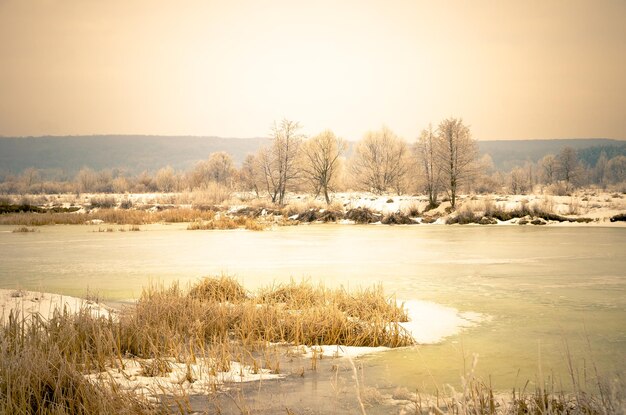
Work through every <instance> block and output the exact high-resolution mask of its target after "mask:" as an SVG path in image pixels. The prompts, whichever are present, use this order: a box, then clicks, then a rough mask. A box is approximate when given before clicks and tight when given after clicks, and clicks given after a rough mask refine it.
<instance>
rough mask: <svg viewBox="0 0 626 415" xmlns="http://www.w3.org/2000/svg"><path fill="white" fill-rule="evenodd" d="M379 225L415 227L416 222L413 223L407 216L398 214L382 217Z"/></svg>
mask: <svg viewBox="0 0 626 415" xmlns="http://www.w3.org/2000/svg"><path fill="white" fill-rule="evenodd" d="M381 223H383V224H385V225H415V224H416V223H417V222H415V221H413V219H411V218H410V217H408V216H407V215H404V214H402V213H400V212H395V213H390V214H388V215H386V216H385V217H383V219H382V220H381Z"/></svg>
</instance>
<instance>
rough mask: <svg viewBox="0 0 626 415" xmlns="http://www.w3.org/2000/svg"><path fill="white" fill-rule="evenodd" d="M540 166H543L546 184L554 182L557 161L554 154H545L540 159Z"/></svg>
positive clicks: (542, 170) (542, 172)
mask: <svg viewBox="0 0 626 415" xmlns="http://www.w3.org/2000/svg"><path fill="white" fill-rule="evenodd" d="M539 166H541V174H542V177H543V181H544V183H546V184H552V182H554V179H555V178H556V171H557V162H556V159H555V158H554V156H553V155H552V154H548V155H545V156H543V158H542V159H541V160H539Z"/></svg>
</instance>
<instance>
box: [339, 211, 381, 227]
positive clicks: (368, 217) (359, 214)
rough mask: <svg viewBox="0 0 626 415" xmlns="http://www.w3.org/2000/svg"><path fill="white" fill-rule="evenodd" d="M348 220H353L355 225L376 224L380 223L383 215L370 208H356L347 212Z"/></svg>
mask: <svg viewBox="0 0 626 415" xmlns="http://www.w3.org/2000/svg"><path fill="white" fill-rule="evenodd" d="M346 219H349V220H353V221H354V222H355V223H374V222H379V221H380V219H381V215H380V214H378V213H374V212H372V211H371V210H369V209H368V208H354V209H350V210H349V211H348V212H346Z"/></svg>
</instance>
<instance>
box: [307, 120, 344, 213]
mask: <svg viewBox="0 0 626 415" xmlns="http://www.w3.org/2000/svg"><path fill="white" fill-rule="evenodd" d="M346 148H347V145H346V142H345V141H344V140H343V139H342V138H339V137H337V136H335V134H334V133H333V132H332V131H330V130H326V131H324V132H322V133H320V134H318V135H316V136H315V137H312V138H310V139H308V140H307V141H305V142H304V143H303V145H302V156H303V167H302V173H303V176H304V178H305V179H306V180H307V181H308V182H309V184H310V185H311V187H312V189H313V192H314V193H315V196H316V197H317V196H318V195H319V194H320V193H322V194H323V195H324V199H325V200H326V203H327V204H330V195H329V192H330V191H332V189H333V187H334V185H335V184H336V181H337V178H338V176H339V169H340V167H341V156H342V155H343V154H344V152H345V151H346Z"/></svg>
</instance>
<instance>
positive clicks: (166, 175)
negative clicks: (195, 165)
mask: <svg viewBox="0 0 626 415" xmlns="http://www.w3.org/2000/svg"><path fill="white" fill-rule="evenodd" d="M154 181H155V182H156V187H157V189H159V191H160V192H165V193H169V192H172V191H174V189H175V188H176V174H175V173H174V169H173V168H172V167H171V166H167V167H163V168H162V169H159V171H157V173H156V176H155V179H154Z"/></svg>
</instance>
